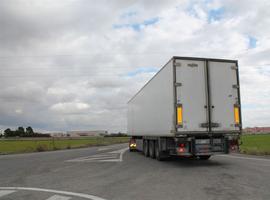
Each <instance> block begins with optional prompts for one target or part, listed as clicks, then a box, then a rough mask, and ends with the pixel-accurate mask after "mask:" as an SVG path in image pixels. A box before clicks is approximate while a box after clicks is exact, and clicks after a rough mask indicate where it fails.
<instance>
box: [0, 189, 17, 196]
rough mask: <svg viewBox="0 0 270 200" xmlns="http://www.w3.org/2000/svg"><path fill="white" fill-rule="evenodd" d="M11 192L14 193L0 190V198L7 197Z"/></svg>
mask: <svg viewBox="0 0 270 200" xmlns="http://www.w3.org/2000/svg"><path fill="white" fill-rule="evenodd" d="M13 192H16V191H15V190H0V197H3V196H6V195H9V194H11V193H13Z"/></svg>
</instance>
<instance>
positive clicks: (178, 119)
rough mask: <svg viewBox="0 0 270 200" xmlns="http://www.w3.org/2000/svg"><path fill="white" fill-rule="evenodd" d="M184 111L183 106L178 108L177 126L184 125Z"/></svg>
mask: <svg viewBox="0 0 270 200" xmlns="http://www.w3.org/2000/svg"><path fill="white" fill-rule="evenodd" d="M182 114H183V109H182V105H180V106H177V124H178V125H182V124H183V115H182Z"/></svg>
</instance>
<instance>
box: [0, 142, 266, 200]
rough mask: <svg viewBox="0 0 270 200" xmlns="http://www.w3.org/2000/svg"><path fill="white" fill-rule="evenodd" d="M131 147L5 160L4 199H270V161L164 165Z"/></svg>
mask: <svg viewBox="0 0 270 200" xmlns="http://www.w3.org/2000/svg"><path fill="white" fill-rule="evenodd" d="M126 147H127V144H120V145H112V146H106V147H92V148H85V149H75V150H64V151H55V152H42V153H29V154H18V155H1V156H0V200H4V199H9V200H11V199H12V200H19V199H27V200H69V199H70V200H75V199H80V200H83V199H93V200H135V199H136V200H143V199H145V200H148V199H149V200H150V199H151V200H152V199H153V200H174V199H175V200H179V199H192V200H195V199H199V200H209V199H226V200H228V199H233V200H237V199H243V200H249V199H250V200H260V199H264V200H268V199H270V159H268V158H263V157H256V156H242V155H238V154H231V155H224V156H214V157H212V158H211V159H210V160H208V161H200V160H183V159H170V160H168V161H165V162H159V161H156V160H153V159H151V158H146V157H144V156H143V155H142V154H141V153H138V152H129V151H126Z"/></svg>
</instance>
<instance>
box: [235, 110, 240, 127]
mask: <svg viewBox="0 0 270 200" xmlns="http://www.w3.org/2000/svg"><path fill="white" fill-rule="evenodd" d="M234 122H235V124H239V123H240V119H239V107H238V106H234Z"/></svg>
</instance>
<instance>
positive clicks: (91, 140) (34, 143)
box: [0, 137, 129, 154]
mask: <svg viewBox="0 0 270 200" xmlns="http://www.w3.org/2000/svg"><path fill="white" fill-rule="evenodd" d="M128 141H129V137H88V138H38V139H37V138H32V139H20V138H16V139H4V140H0V154H11V153H27V152H41V151H52V150H60V149H73V148H81V147H90V146H102V145H110V144H117V143H125V142H128Z"/></svg>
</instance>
